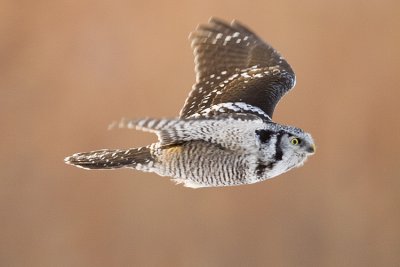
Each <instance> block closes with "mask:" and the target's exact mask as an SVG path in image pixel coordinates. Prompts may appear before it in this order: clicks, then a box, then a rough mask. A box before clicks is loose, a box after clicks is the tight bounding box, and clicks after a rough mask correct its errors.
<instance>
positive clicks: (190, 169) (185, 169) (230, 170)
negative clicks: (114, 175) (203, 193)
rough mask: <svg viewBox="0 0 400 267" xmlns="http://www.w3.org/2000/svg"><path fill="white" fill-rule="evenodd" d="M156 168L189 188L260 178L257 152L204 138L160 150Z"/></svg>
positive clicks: (238, 183) (239, 183)
mask: <svg viewBox="0 0 400 267" xmlns="http://www.w3.org/2000/svg"><path fill="white" fill-rule="evenodd" d="M155 158H157V161H156V162H155V165H154V167H155V168H154V171H155V172H157V173H158V174H159V175H162V176H171V177H173V178H174V180H175V181H176V182H177V183H183V184H184V185H185V186H187V187H208V186H230V185H241V184H249V183H254V182H257V181H259V180H257V177H256V175H255V171H254V170H255V168H256V165H257V158H256V156H254V155H250V154H245V153H240V152H239V151H232V150H229V149H225V148H222V147H221V146H218V145H216V144H212V143H208V142H204V141H191V142H186V143H184V144H182V145H176V146H171V147H168V148H160V149H158V152H157V155H155Z"/></svg>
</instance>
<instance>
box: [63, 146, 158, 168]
mask: <svg viewBox="0 0 400 267" xmlns="http://www.w3.org/2000/svg"><path fill="white" fill-rule="evenodd" d="M64 161H65V163H67V164H70V165H74V166H76V167H80V168H83V169H117V168H123V167H128V168H136V167H139V166H140V167H143V166H148V165H151V164H152V162H153V161H152V156H151V153H150V148H149V147H140V148H130V149H126V150H121V149H102V150H96V151H90V152H81V153H76V154H74V155H72V156H70V157H66V158H65V159H64Z"/></svg>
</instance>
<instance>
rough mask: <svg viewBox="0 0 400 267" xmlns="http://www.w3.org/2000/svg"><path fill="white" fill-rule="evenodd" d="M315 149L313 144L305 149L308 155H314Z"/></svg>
mask: <svg viewBox="0 0 400 267" xmlns="http://www.w3.org/2000/svg"><path fill="white" fill-rule="evenodd" d="M316 149H317V148H316V147H315V144H311V146H309V147H308V148H307V152H308V153H310V154H314V153H315V150H316Z"/></svg>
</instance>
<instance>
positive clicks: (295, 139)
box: [290, 138, 300, 146]
mask: <svg viewBox="0 0 400 267" xmlns="http://www.w3.org/2000/svg"><path fill="white" fill-rule="evenodd" d="M290 143H292V145H294V146H297V145H298V144H300V141H299V139H297V138H293V139H292V140H290Z"/></svg>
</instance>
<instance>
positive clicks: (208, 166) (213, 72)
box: [65, 18, 315, 188]
mask: <svg viewBox="0 0 400 267" xmlns="http://www.w3.org/2000/svg"><path fill="white" fill-rule="evenodd" d="M189 38H190V40H191V44H192V48H193V53H194V56H195V72H196V83H195V84H194V85H193V88H192V91H191V92H190V94H189V96H188V98H187V99H186V102H185V104H184V106H183V108H182V110H181V112H180V115H179V117H177V118H172V119H153V118H145V119H137V120H122V121H121V122H119V123H117V124H116V126H117V127H121V128H125V127H126V128H132V129H137V130H142V131H148V132H152V133H155V134H156V135H157V136H158V142H157V143H154V144H151V145H148V146H146V147H140V148H129V149H102V150H97V151H91V152H83V153H77V154H74V155H72V156H70V157H67V158H66V159H65V162H66V163H67V164H71V165H75V166H77V167H81V168H84V169H117V168H132V169H136V170H140V171H146V172H155V173H157V174H159V175H161V176H170V177H172V179H173V180H174V181H175V182H177V183H182V184H183V185H184V186H187V187H193V188H198V187H217V186H233V185H243V184H253V183H256V182H260V181H264V180H266V179H269V178H272V177H275V176H277V175H279V174H282V173H284V172H287V171H288V170H290V169H292V168H294V167H299V166H301V165H303V163H304V162H305V160H306V159H307V157H308V156H309V155H311V154H313V153H314V151H315V145H314V141H313V139H312V137H311V135H310V134H309V133H306V132H304V131H303V130H302V129H299V128H296V127H293V126H288V125H282V124H279V123H276V122H273V121H272V114H273V112H274V109H275V106H276V104H277V103H278V102H279V100H280V99H281V98H282V96H284V95H285V94H286V93H287V92H288V91H289V90H290V89H291V88H293V87H294V85H295V74H294V72H293V70H292V68H291V67H290V65H289V64H288V63H287V62H286V60H285V59H284V58H283V57H282V56H281V55H280V54H279V53H278V52H277V51H276V50H275V49H274V48H272V47H271V46H270V45H269V44H267V43H265V42H264V41H263V40H261V39H260V38H259V37H258V36H257V35H256V34H254V33H253V32H252V31H251V30H249V29H248V28H247V27H245V26H244V25H242V24H241V23H239V22H238V21H232V23H230V24H228V23H225V22H223V21H221V20H218V19H215V18H212V19H210V21H209V22H208V23H207V24H204V25H200V26H198V28H197V29H196V30H195V31H194V32H192V33H191V35H190V37H189Z"/></svg>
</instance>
